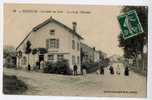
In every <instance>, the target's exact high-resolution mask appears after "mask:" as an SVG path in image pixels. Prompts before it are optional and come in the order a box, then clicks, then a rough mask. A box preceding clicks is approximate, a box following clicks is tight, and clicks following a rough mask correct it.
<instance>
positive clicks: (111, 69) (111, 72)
mask: <svg viewBox="0 0 152 100" xmlns="http://www.w3.org/2000/svg"><path fill="white" fill-rule="evenodd" d="M109 70H110V74H111V75H113V74H114V69H113V67H112V66H110V68H109Z"/></svg>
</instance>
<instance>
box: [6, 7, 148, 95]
mask: <svg viewBox="0 0 152 100" xmlns="http://www.w3.org/2000/svg"><path fill="white" fill-rule="evenodd" d="M38 8H39V9H38ZM40 8H41V9H40ZM57 8H58V9H57ZM76 8H77V9H76ZM56 9H57V10H56ZM147 15H148V8H147V7H145V6H118V7H117V6H102V5H101V6H82V5H81V6H80V5H74V6H70V5H68V6H67V5H66V6H65V5H51V6H49V5H34V4H33V5H32V4H5V6H4V23H5V24H4V49H3V51H4V52H3V93H4V94H17V95H41V96H87V97H88V96H89V97H96V96H97V97H104V96H106V97H142V98H143V97H146V96H147V92H146V91H147V55H148V50H147V48H148V47H147V43H148V35H147V34H148V27H147V26H148V25H147V23H148V21H147ZM91 19H92V20H91ZM12 23H13V24H12Z"/></svg>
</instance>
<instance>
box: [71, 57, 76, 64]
mask: <svg viewBox="0 0 152 100" xmlns="http://www.w3.org/2000/svg"><path fill="white" fill-rule="evenodd" d="M72 64H73V65H74V64H75V56H72Z"/></svg>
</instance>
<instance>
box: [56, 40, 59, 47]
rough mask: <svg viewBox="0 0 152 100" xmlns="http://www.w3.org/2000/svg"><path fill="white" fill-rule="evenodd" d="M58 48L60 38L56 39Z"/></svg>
mask: <svg viewBox="0 0 152 100" xmlns="http://www.w3.org/2000/svg"><path fill="white" fill-rule="evenodd" d="M56 48H59V39H56Z"/></svg>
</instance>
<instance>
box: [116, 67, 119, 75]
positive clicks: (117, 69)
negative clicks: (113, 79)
mask: <svg viewBox="0 0 152 100" xmlns="http://www.w3.org/2000/svg"><path fill="white" fill-rule="evenodd" d="M116 74H117V75H120V67H119V65H117V68H116Z"/></svg>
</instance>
